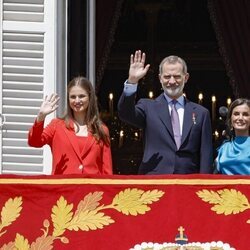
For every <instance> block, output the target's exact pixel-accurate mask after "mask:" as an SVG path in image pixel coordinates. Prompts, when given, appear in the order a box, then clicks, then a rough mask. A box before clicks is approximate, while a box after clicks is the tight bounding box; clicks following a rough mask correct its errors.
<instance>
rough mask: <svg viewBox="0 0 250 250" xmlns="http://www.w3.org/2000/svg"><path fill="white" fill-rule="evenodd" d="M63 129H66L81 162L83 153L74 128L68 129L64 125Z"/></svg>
mask: <svg viewBox="0 0 250 250" xmlns="http://www.w3.org/2000/svg"><path fill="white" fill-rule="evenodd" d="M63 130H64V132H65V134H66V136H67V138H68V140H69V141H70V143H71V145H72V148H73V150H74V152H75V153H76V155H77V157H78V158H79V160H80V162H82V158H81V153H80V149H79V145H78V142H77V138H76V135H75V132H74V130H73V129H67V128H66V127H65V126H64V127H63ZM62 146H63V145H62Z"/></svg>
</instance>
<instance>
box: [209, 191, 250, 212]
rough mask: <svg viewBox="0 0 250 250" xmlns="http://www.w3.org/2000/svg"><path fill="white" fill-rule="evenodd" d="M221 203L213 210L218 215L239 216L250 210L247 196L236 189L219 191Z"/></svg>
mask: <svg viewBox="0 0 250 250" xmlns="http://www.w3.org/2000/svg"><path fill="white" fill-rule="evenodd" d="M218 194H219V195H220V197H221V202H220V203H219V204H217V205H215V206H213V207H212V208H211V209H212V210H213V211H215V212H216V213H217V214H225V215H229V214H238V213H240V212H243V211H245V210H246V209H249V208H250V205H249V202H248V200H247V198H246V196H245V195H243V194H242V193H241V192H240V191H237V190H235V189H231V190H229V189H223V190H219V191H218Z"/></svg>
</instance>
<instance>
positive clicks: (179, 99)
mask: <svg viewBox="0 0 250 250" xmlns="http://www.w3.org/2000/svg"><path fill="white" fill-rule="evenodd" d="M164 96H165V99H166V100H167V102H168V105H170V106H172V103H171V102H172V100H173V99H171V98H170V97H168V96H167V95H166V94H165V93H164ZM176 101H177V103H176V108H177V109H178V106H179V107H181V108H184V102H185V101H184V96H183V95H182V96H180V97H179V98H178V99H176Z"/></svg>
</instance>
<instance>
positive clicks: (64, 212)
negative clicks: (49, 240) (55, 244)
mask: <svg viewBox="0 0 250 250" xmlns="http://www.w3.org/2000/svg"><path fill="white" fill-rule="evenodd" d="M72 208H73V204H67V201H66V200H65V199H64V197H63V196H61V197H60V198H59V200H58V201H57V205H55V206H53V208H52V214H51V219H52V222H53V225H54V231H53V236H55V237H57V236H60V235H62V234H63V233H64V231H65V229H66V228H67V227H68V225H69V222H70V221H71V219H72V217H73V212H72Z"/></svg>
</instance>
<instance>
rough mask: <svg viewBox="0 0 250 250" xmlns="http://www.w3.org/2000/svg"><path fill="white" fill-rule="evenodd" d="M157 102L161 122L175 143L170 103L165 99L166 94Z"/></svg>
mask: <svg viewBox="0 0 250 250" xmlns="http://www.w3.org/2000/svg"><path fill="white" fill-rule="evenodd" d="M156 101H157V107H156V110H157V112H158V115H159V117H160V120H161V121H162V122H163V124H164V125H165V127H166V128H167V130H168V132H169V134H170V136H171V137H172V139H173V141H174V133H173V129H172V123H171V117H170V113H169V108H168V102H167V100H166V99H165V97H164V94H161V95H160V96H159V97H158V98H157V99H156ZM174 142H175V141H174Z"/></svg>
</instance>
